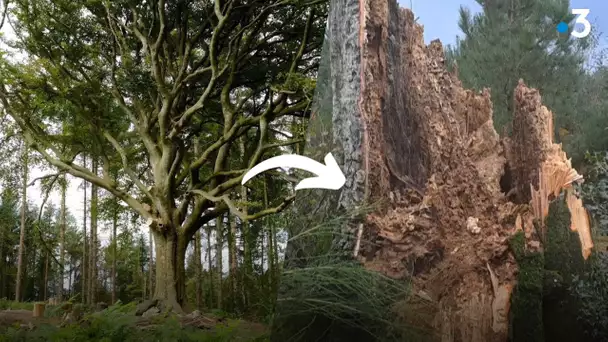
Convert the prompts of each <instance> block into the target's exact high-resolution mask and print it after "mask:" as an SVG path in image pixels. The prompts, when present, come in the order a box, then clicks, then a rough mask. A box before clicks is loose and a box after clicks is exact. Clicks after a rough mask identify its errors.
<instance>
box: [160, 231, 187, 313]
mask: <svg viewBox="0 0 608 342" xmlns="http://www.w3.org/2000/svg"><path fill="white" fill-rule="evenodd" d="M166 228H167V229H165V227H164V228H163V232H162V233H161V232H158V231H156V230H153V231H152V234H153V236H154V245H155V246H156V284H155V289H154V297H153V298H154V299H157V300H159V301H161V302H162V303H163V308H166V309H172V310H173V311H174V312H178V313H181V312H183V310H182V305H183V304H184V303H185V302H186V282H185V278H184V277H185V268H184V263H185V256H186V247H187V241H186V240H185V237H184V236H183V235H178V234H177V233H175V230H174V229H173V228H171V227H166Z"/></svg>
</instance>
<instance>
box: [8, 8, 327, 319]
mask: <svg viewBox="0 0 608 342" xmlns="http://www.w3.org/2000/svg"><path fill="white" fill-rule="evenodd" d="M325 2H326V1H322V0H317V1H314V0H311V1H309V2H306V1H302V0H224V1H217V0H216V1H200V2H191V1H185V0H176V1H171V2H165V1H164V0H158V1H129V0H126V1H125V0H122V1H97V0H93V1H84V0H77V1H73V0H69V1H68V0H55V1H50V0H16V1H14V2H13V7H12V11H11V13H10V14H9V17H11V18H12V20H11V23H12V24H13V29H14V31H15V33H16V35H17V37H18V38H17V40H16V42H14V43H13V44H12V45H13V48H15V49H17V50H18V51H20V52H22V53H23V54H25V55H26V56H27V57H26V58H25V59H24V61H21V62H15V61H13V60H11V59H10V58H9V57H8V56H7V54H3V56H4V57H3V59H2V61H0V63H1V65H0V69H1V70H0V73H1V74H2V76H1V79H0V98H1V100H2V105H3V107H4V109H5V110H6V111H7V112H8V113H9V114H10V116H11V117H12V118H13V119H14V121H15V122H16V123H17V124H18V125H19V127H20V128H21V130H22V134H23V136H24V137H25V139H26V141H27V143H28V145H29V147H30V148H32V149H33V150H34V151H37V152H38V153H40V154H41V155H42V156H43V157H44V159H45V160H46V161H47V162H48V163H50V164H51V165H53V166H55V167H56V168H58V169H59V170H61V171H63V172H67V173H69V174H71V175H73V176H75V177H79V178H83V179H85V180H86V181H88V182H91V183H92V184H94V185H96V186H98V187H100V188H103V189H105V190H107V191H108V192H110V193H111V194H112V195H114V196H115V197H116V198H118V199H120V200H121V201H123V202H125V203H126V204H127V205H128V206H129V207H131V208H132V209H133V210H134V211H136V212H137V213H138V214H139V215H140V216H142V217H143V218H145V219H147V222H148V225H149V227H150V229H151V231H152V233H153V236H154V242H155V246H156V247H155V250H156V265H157V266H156V267H157V269H156V282H155V284H156V286H155V293H154V297H155V298H156V299H159V300H162V301H164V302H165V304H166V305H168V306H169V307H172V308H173V309H175V310H178V311H179V310H181V304H183V303H184V300H185V279H184V278H185V273H184V259H185V251H186V247H187V245H188V243H189V241H190V240H191V239H192V237H193V236H194V234H195V233H196V232H197V231H198V230H199V229H200V228H201V227H202V226H203V225H204V224H206V223H207V222H209V221H211V220H213V219H215V218H216V217H218V216H219V215H222V214H224V213H225V212H227V211H229V210H233V209H235V206H234V205H232V202H231V201H230V200H229V198H228V194H230V193H232V192H233V190H234V189H235V188H236V187H237V186H239V185H240V182H241V180H242V177H243V175H244V172H245V171H246V170H247V169H248V168H250V167H252V166H253V165H255V164H256V163H258V162H259V161H260V160H261V159H262V158H263V156H264V155H265V154H266V153H270V152H272V151H273V149H275V150H276V149H277V148H279V147H280V146H285V145H289V144H293V143H294V139H292V138H284V137H283V138H278V135H277V134H276V133H275V131H276V128H277V127H278V126H277V125H278V124H281V122H282V120H281V119H282V118H283V117H286V116H293V117H300V118H301V117H306V116H307V115H308V106H309V101H310V98H311V92H312V90H313V89H312V88H314V87H311V86H310V82H308V81H307V79H309V78H310V77H311V76H313V75H314V72H315V70H316V66H317V58H318V53H319V52H320V51H319V50H320V46H321V39H322V32H323V29H324V21H325V17H324V15H325V14H324V13H325V6H326V4H325ZM60 123H62V124H63V131H60V130H59V129H58V127H59V124H60ZM275 123H276V124H275ZM239 137H245V138H246V139H247V141H248V145H247V151H246V155H245V156H243V157H242V159H241V160H240V161H239V162H238V163H234V162H232V160H233V158H230V156H231V154H232V155H234V154H237V153H238V146H237V144H235V143H233V142H235V141H236V139H238V138H239ZM295 141H297V140H295ZM84 153H86V154H87V155H90V156H91V157H92V158H93V160H96V161H98V162H99V165H100V172H99V174H97V172H93V171H91V170H90V169H88V168H86V167H84V166H82V165H79V164H78V163H77V158H76V157H77V156H78V155H82V154H84ZM114 164H119V165H120V172H119V173H113V172H110V169H111V166H112V165H114ZM292 199H293V196H286V198H283V199H282V198H279V199H277V200H275V201H274V203H271V204H272V205H271V207H269V208H267V209H264V210H250V211H248V214H247V217H244V218H245V219H248V220H251V219H255V218H257V217H260V216H263V215H265V214H268V213H273V212H276V211H277V210H280V209H281V208H284V207H285V206H286V205H287V204H288V203H289V202H290V201H291V200H292ZM239 215H241V216H243V215H242V214H239Z"/></svg>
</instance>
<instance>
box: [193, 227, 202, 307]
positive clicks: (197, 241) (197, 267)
mask: <svg viewBox="0 0 608 342" xmlns="http://www.w3.org/2000/svg"><path fill="white" fill-rule="evenodd" d="M194 274H195V277H196V307H197V308H198V309H199V310H200V309H202V307H203V283H202V279H201V278H202V263H201V232H200V231H197V232H196V234H194Z"/></svg>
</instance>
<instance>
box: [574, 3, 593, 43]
mask: <svg viewBox="0 0 608 342" xmlns="http://www.w3.org/2000/svg"><path fill="white" fill-rule="evenodd" d="M572 14H577V17H576V20H574V22H575V23H577V24H582V25H583V26H584V27H585V28H584V29H583V32H576V31H574V30H573V31H572V33H570V34H571V35H572V36H573V37H576V38H585V37H587V36H588V35H589V33H591V23H590V22H589V20H587V15H589V9H588V8H573V9H572Z"/></svg>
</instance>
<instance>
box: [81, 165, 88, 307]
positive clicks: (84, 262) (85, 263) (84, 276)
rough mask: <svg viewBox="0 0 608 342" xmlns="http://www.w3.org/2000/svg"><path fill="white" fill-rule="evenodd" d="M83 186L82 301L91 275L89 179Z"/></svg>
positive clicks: (84, 299)
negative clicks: (89, 255)
mask: <svg viewBox="0 0 608 342" xmlns="http://www.w3.org/2000/svg"><path fill="white" fill-rule="evenodd" d="M82 167H85V168H86V167H87V157H86V156H85V155H84V154H83V155H82ZM82 188H83V195H84V201H83V202H82V235H83V244H82V262H81V267H80V268H81V269H80V293H81V296H82V298H81V299H82V303H83V304H84V303H86V302H87V289H88V287H87V280H88V279H89V277H88V276H87V272H88V270H89V268H88V260H89V258H88V257H87V246H88V245H89V240H88V239H87V181H86V180H84V179H83V180H82Z"/></svg>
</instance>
